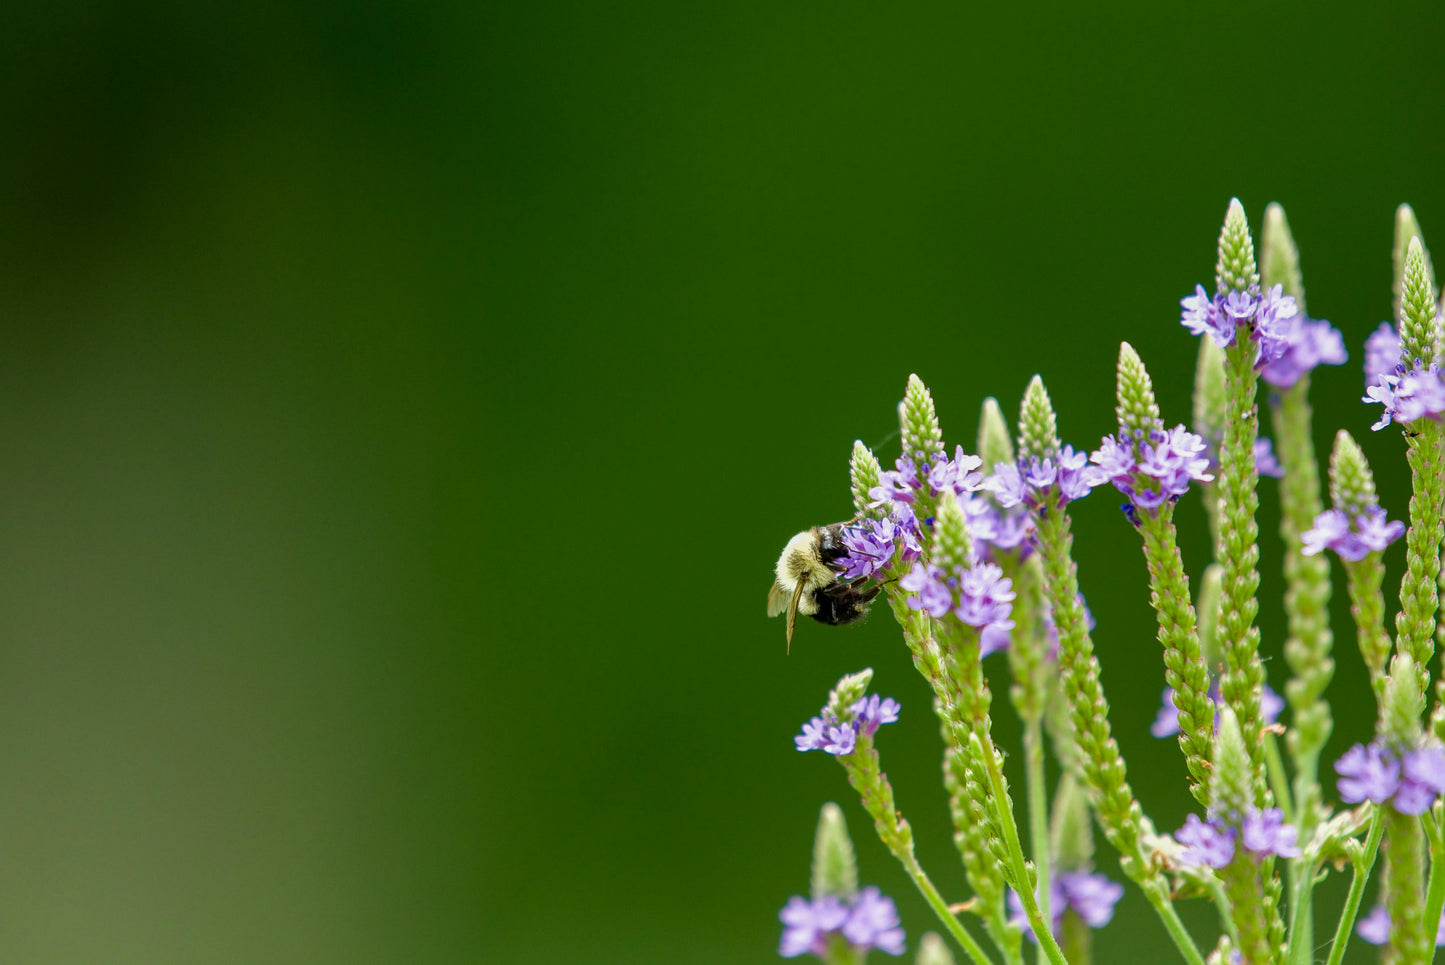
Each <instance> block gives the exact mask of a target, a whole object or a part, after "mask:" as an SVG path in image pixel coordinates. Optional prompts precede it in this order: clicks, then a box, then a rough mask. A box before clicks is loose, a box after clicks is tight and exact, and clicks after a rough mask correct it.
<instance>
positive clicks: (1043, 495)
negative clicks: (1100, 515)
mask: <svg viewBox="0 0 1445 965" xmlns="http://www.w3.org/2000/svg"><path fill="white" fill-rule="evenodd" d="M993 469H994V474H993V475H992V476H989V477H988V478H987V479H986V480H984V482H983V488H984V489H987V490H989V491H990V492H992V493H993V494H994V497H995V498H996V499H997V500H998V504H999V505H1000V506H1002V507H1003V508H1004V509H1011V508H1012V507H1014V506H1018V505H1020V504H1022V505H1024V506H1027V507H1028V508H1030V509H1039V508H1041V507H1045V506H1054V507H1058V508H1062V507H1063V506H1064V505H1065V504H1067V503H1069V502H1072V501H1073V500H1075V499H1083V498H1084V497H1085V496H1087V495H1089V490H1090V489H1092V488H1093V487H1095V486H1097V485H1099V484H1100V483H1102V482H1104V481H1105V478H1106V477H1105V476H1103V475H1102V474H1101V473H1100V472H1099V470H1098V469H1097V468H1096V467H1094V466H1090V465H1089V454H1088V453H1086V452H1075V451H1074V447H1073V446H1064V447H1063V448H1062V449H1060V450H1059V451H1058V453H1057V454H1056V455H1054V456H1053V457H1050V458H1046V459H1037V458H1034V459H1028V460H1023V461H1021V462H1019V464H1018V465H1010V464H1008V463H1002V462H1001V463H998V464H997V465H995V466H994V467H993Z"/></svg>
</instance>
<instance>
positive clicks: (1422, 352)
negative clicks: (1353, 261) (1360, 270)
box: [1400, 238, 1436, 366]
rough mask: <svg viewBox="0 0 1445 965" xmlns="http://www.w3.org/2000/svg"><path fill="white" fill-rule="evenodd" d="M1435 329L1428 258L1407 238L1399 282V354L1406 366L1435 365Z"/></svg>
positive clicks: (1418, 243)
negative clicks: (1417, 361) (1418, 362)
mask: <svg viewBox="0 0 1445 965" xmlns="http://www.w3.org/2000/svg"><path fill="white" fill-rule="evenodd" d="M1435 325H1436V322H1435V277H1434V272H1433V271H1431V269H1430V256H1429V255H1427V254H1426V253H1425V245H1424V244H1422V243H1421V241H1420V239H1419V238H1411V239H1410V244H1409V247H1407V248H1406V249H1405V268H1404V273H1403V276H1402V277H1401V281H1400V353H1401V356H1402V358H1404V359H1406V360H1407V361H1406V364H1407V365H1408V364H1409V360H1414V359H1419V360H1420V361H1421V362H1422V363H1423V365H1424V366H1428V365H1429V364H1430V363H1431V362H1433V361H1435V345H1436V333H1435Z"/></svg>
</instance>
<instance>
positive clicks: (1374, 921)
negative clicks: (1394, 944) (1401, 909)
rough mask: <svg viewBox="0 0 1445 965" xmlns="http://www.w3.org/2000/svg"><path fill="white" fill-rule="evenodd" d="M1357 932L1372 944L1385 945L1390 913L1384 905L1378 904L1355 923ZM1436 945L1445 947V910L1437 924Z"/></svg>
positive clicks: (1388, 936)
mask: <svg viewBox="0 0 1445 965" xmlns="http://www.w3.org/2000/svg"><path fill="white" fill-rule="evenodd" d="M1355 933H1356V934H1358V935H1359V936H1360V937H1361V938H1363V939H1364V940H1365V941H1367V942H1369V943H1370V944H1371V945H1383V944H1385V942H1387V941H1389V940H1390V913H1389V912H1388V911H1386V910H1385V906H1384V905H1376V906H1375V907H1374V908H1372V909H1370V913H1369V914H1368V915H1366V916H1365V917H1364V918H1361V919H1360V920H1359V922H1357V923H1356V924H1355ZM1435 947H1436V948H1445V911H1442V912H1441V914H1440V921H1439V923H1437V924H1436V926H1435Z"/></svg>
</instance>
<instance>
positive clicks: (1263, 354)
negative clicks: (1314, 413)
mask: <svg viewBox="0 0 1445 965" xmlns="http://www.w3.org/2000/svg"><path fill="white" fill-rule="evenodd" d="M1179 304H1180V306H1181V307H1183V309H1184V311H1183V313H1182V314H1181V315H1180V322H1181V323H1182V324H1183V325H1184V327H1185V328H1187V329H1189V331H1190V332H1192V333H1193V334H1195V335H1208V336H1209V337H1210V338H1212V339H1214V344H1216V345H1218V346H1219V347H1220V348H1227V347H1228V346H1229V345H1231V344H1233V342H1234V338H1235V330H1236V328H1237V327H1238V326H1240V325H1243V326H1245V327H1246V328H1248V329H1249V333H1250V339H1251V340H1252V341H1253V342H1254V343H1255V355H1254V365H1255V368H1257V369H1262V368H1265V367H1267V366H1269V365H1270V364H1271V363H1274V362H1278V361H1280V360H1281V359H1284V357H1285V356H1286V354H1287V353H1289V352H1290V350H1291V349H1292V348H1297V349H1300V350H1301V351H1304V352H1309V351H1311V350H1325V351H1328V350H1329V349H1330V345H1329V344H1328V337H1327V336H1325V337H1320V336H1315V335H1313V334H1311V335H1302V334H1300V329H1301V327H1302V326H1301V324H1300V323H1301V321H1302V320H1301V319H1300V317H1299V305H1297V304H1296V303H1295V300H1294V296H1292V295H1286V294H1284V287H1283V286H1282V285H1275V286H1274V287H1273V288H1271V289H1269V290H1268V291H1266V292H1260V291H1258V290H1256V289H1253V288H1252V289H1250V290H1249V291H1231V292H1229V293H1228V294H1225V295H1215V296H1213V297H1210V295H1209V293H1208V292H1206V291H1205V290H1204V286H1203V285H1196V286H1194V294H1193V295H1190V296H1189V297H1187V298H1184V299H1181V300H1180V302H1179ZM1325 324H1326V327H1328V323H1325ZM1307 338H1313V339H1314V341H1311V342H1309V343H1306V341H1305V340H1306V339H1307ZM1340 350H1341V351H1343V350H1344V346H1343V344H1341V346H1340ZM1300 361H1301V362H1303V361H1305V359H1304V357H1303V356H1302V357H1301V359H1300ZM1321 361H1324V359H1321ZM1314 364H1319V362H1315V363H1314ZM1297 365H1298V363H1286V365H1285V367H1284V368H1283V369H1281V370H1280V374H1281V376H1284V375H1286V374H1287V372H1288V370H1289V369H1290V368H1292V367H1297ZM1301 371H1304V370H1301ZM1294 378H1295V379H1298V378H1299V376H1298V375H1295V376H1294ZM1276 384H1280V383H1276ZM1287 384H1293V380H1292V381H1291V382H1289V383H1287Z"/></svg>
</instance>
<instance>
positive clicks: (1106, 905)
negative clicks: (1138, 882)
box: [1008, 871, 1124, 944]
mask: <svg viewBox="0 0 1445 965" xmlns="http://www.w3.org/2000/svg"><path fill="white" fill-rule="evenodd" d="M1122 897H1124V886H1123V885H1121V884H1119V883H1118V882H1116V881H1110V880H1109V879H1108V878H1106V877H1105V876H1103V875H1101V874H1092V873H1090V872H1087V871H1063V872H1056V873H1055V874H1054V875H1053V877H1052V878H1051V879H1050V880H1049V913H1050V915H1051V916H1052V917H1053V922H1052V923H1051V925H1050V927H1051V928H1052V930H1053V933H1054V935H1055V936H1058V934H1059V923H1060V921H1061V920H1062V919H1063V917H1064V912H1065V911H1072V912H1074V914H1076V915H1078V916H1079V918H1081V919H1082V920H1083V922H1084V924H1086V925H1088V926H1089V927H1090V928H1103V927H1104V926H1105V925H1107V924H1108V923H1109V921H1110V920H1111V919H1112V918H1113V917H1114V905H1115V904H1117V903H1118V901H1119V899H1120V898H1122ZM1008 908H1009V921H1010V922H1011V923H1012V924H1015V925H1018V926H1019V927H1020V928H1022V929H1023V932H1024V935H1025V936H1027V937H1028V939H1029V941H1031V942H1034V943H1035V944H1037V943H1038V940H1037V938H1036V937H1035V936H1034V931H1033V928H1032V927H1031V926H1030V925H1029V918H1028V913H1027V912H1026V911H1024V903H1023V899H1021V898H1020V897H1019V896H1018V893H1017V892H1016V891H1014V890H1013V889H1012V888H1010V889H1009V892H1008Z"/></svg>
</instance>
